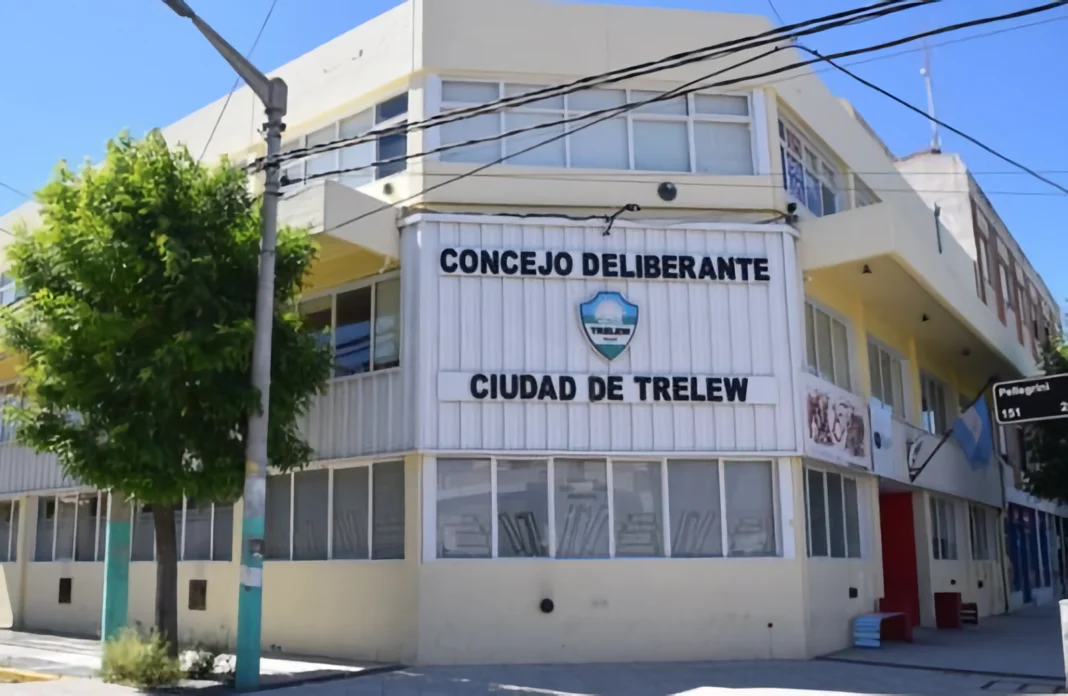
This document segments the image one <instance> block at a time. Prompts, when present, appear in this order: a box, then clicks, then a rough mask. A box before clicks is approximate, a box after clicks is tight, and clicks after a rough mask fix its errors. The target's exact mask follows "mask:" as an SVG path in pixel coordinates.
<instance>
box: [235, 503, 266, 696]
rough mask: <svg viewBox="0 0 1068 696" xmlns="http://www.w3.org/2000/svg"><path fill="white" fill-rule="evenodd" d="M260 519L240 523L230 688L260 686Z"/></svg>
mask: <svg viewBox="0 0 1068 696" xmlns="http://www.w3.org/2000/svg"><path fill="white" fill-rule="evenodd" d="M262 544H263V518H262V517H246V518H244V519H243V520H242V522H241V578H240V582H241V584H240V587H239V589H238V596H237V651H236V654H235V657H236V664H235V665H234V687H235V688H236V689H237V690H238V691H250V690H253V689H257V688H259V685H260V617H261V614H262V611H263V549H262Z"/></svg>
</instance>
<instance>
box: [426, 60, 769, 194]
mask: <svg viewBox="0 0 1068 696" xmlns="http://www.w3.org/2000/svg"><path fill="white" fill-rule="evenodd" d="M438 78H439V81H440V84H441V87H442V90H441V91H442V98H441V104H440V108H439V113H441V114H447V113H449V112H450V111H453V110H456V109H467V108H471V107H473V106H480V105H481V104H475V103H473V102H458V101H446V100H445V98H444V85H445V83H447V82H458V83H469V84H482V85H495V86H496V87H497V99H503V98H505V97H506V91H507V90H508V87H529V88H530V89H531V90H532V91H533V90H537V89H542V88H545V87H554V86H557V85H549V84H545V83H528V82H522V81H511V80H486V79H477V78H474V79H471V78H464V77H454V76H445V75H440V76H438ZM604 89H606V90H611V91H618V92H623V95H624V100H625V101H624V104H632V103H634V102H635V101H636V100H635V98H634V96H633V93H634V92H661V93H666V91H662V90H660V89H656V88H649V89H645V88H641V87H630V86H628V87H616V86H613V87H607V88H604ZM667 91H670V90H667ZM698 96H716V97H744V98H745V100H746V105H747V114H746V115H745V116H739V115H735V114H703V113H698V112H697V109H696V103H697V99H696V98H697V97H698ZM680 97H684V98H685V100H686V114H685V115H683V114H660V113H650V112H642V111H641V110H640V109H627V110H626V111H625V112H623V113H620V114H618V115H615V116H613V117H612V118H620V119H624V120H625V123H626V129H627V164H628V166H627V167H626V168H611V167H575V166H572V164H571V132H572V129H573V128H576V127H578V126H582V125H584V124H585V123H587V122H586V121H576V122H573V123H568V124H564V125H563V128H564V130H565V131H566V132H567V133H568V135H566V136H565V137H563V138H562V140H563V142H564V163H563V166H562V168H563V169H578V170H589V171H612V172H620V171H630V172H642V173H647V172H648V173H656V172H663V173H671V174H696V175H701V176H754V175H756V174H757V173H758V172H759V166H760V164H759V153H758V147H757V146H758V142H757V128H756V116H755V114H754V109H755V103H754V99H753V92H752V91H744V92H700V93H690V94H686V95H680ZM557 98H560V99H562V100H563V106H562V107H560V108H555V107H546V106H542V105H539V104H538V103H537V102H532V104H525V105H522V106H519V107H516V108H513V109H502V110H500V111H497V112H496V113H491V114H487V115H493V116H496V118H497V133H496V135H503V134H504V133H506V132H508V131H509V130H515V129H514V128H509V127H508V126H507V125H506V115H507V114H509V113H510V114H530V115H542V116H555V117H557V119H556V120H562V119H571V118H574V117H577V116H580V115H582V114H586V113H590V112H591V111H597V110H600V109H578V108H572V107H571V103H570V102H571V97H570V94H564V95H562V96H556V97H548V99H557ZM678 98H679V97H675V98H673V99H670V100H665V101H666V102H671V101H675V99H678ZM640 100H641V99H638V100H637V101H640ZM622 106H623V105H620V108H622ZM607 108H615V107H607ZM635 121H638V122H660V123H683V124H685V126H686V136H687V145H688V159H689V169H688V170H655V169H654V170H649V169H639V168H637V166H636V165H635V161H634V159H635V146H634V123H635ZM698 123H733V124H742V125H745V126H746V127H747V128H748V130H749V152H750V165H751V171H750V172H749V173H748V174H714V173H708V172H701V171H699V170H698V164H697V141H696V140H695V136H694V132H695V124H698ZM479 137H488V134H487V135H486V136H479ZM513 137H514V136H513ZM508 140H509V138H505V137H501V138H500V139H499V140H496V141H491V142H487V143H483V144H482V145H487V146H489V145H494V144H496V147H497V152H496V157H503V156H505V155H506V154H507V153H508V149H507V141H508ZM441 154H443V153H438V155H437V159H438V160H439V161H443V160H441ZM496 157H494V159H495V158H496ZM491 161H492V160H491ZM454 162H455V163H457V164H476V163H478V162H476V161H475V160H471V161H470V162H466V161H454ZM509 164H510V163H509V161H508V160H505V161H504V162H502V163H501V165H509ZM520 166H545V165H520ZM549 168H551V165H549Z"/></svg>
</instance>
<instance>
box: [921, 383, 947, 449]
mask: <svg viewBox="0 0 1068 696" xmlns="http://www.w3.org/2000/svg"><path fill="white" fill-rule="evenodd" d="M920 385H921V387H922V388H923V429H924V430H926V431H927V432H929V433H932V434H934V435H941V434H942V433H944V432H946V430H947V428H948V423H947V420H948V417H949V411H948V410H947V404H948V403H949V399H948V394H949V388H948V387H946V385H945V384H943V383H942V382H941V381H939V380H937V379H935V378H934V377H932V376H931V375H929V374H927V373H926V372H923V373H921V374H920Z"/></svg>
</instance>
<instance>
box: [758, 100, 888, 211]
mask: <svg viewBox="0 0 1068 696" xmlns="http://www.w3.org/2000/svg"><path fill="white" fill-rule="evenodd" d="M776 133H777V135H778V141H779V166H780V167H781V168H782V184H783V189H784V190H785V191H786V195H787V197H788V199H789V200H790V201H791V202H793V203H797V204H798V207H799V208H803V209H804V210H807V211H808V212H809V213H811V214H812V215H815V216H816V217H823V216H824V215H834V214H835V213H841V212H843V211H845V210H848V207H847V206H845V205H842V204H843V202H844V201H843V200H842V195H841V185H840V183H839V182H840V181H842V177H843V176H844V175H845V172H844V171H843V169H842V167H841V166H839V164H838V160H837V158H835V157H831V156H829V155H828V154H827V152H828V151H827V150H826V149H825V148H824V147H822V146H820V145H816V144H815V139H814V138H813V137H812V136H810V135H809V134H808V132H807V131H806V129H804V128H801V127H799V126H797V125H796V123H795V122H794V121H793V120H792V119H791V118H789V117H787V116H786V115H784V113H783V109H782V108H780V109H779V117H778V126H777V129H776ZM789 134H792V135H793V136H794V137H795V138H797V140H798V141H799V142H800V147H801V153H797V154H798V156H797V157H794V159H796V160H797V161H798V163H799V164H800V165H801V170H802V176H803V178H804V181H803V182H802V188H803V189H807V183H806V182H807V181H808V179H807V177H806V176H805V175H806V174H810V175H812V176H813V178H815V179H816V181H818V182H819V183H820V191H819V193H820V209H819V210H818V211H816V210H813V209H812V208H811V207H810V206H809V205H808V200H807V199H808V191H807V190H805V196H804V197H803V198H802V197H798V196H797V194H796V193H794V192H793V191H792V190H791V189H790V178H789V172H788V169H787V167H786V156H787V154H788V153H789V154H790V155H791V156H794V154H795V153H794V151H793V148H791V147H790V135H789ZM806 150H807V151H808V152H809V153H811V154H812V155H813V157H815V158H816V161H817V165H816V167H815V168H816V170H817V171H816V172H812V171H810V165H809V163H808V162H807V161H806V156H805V155H806ZM821 165H822V166H821ZM825 168H826V169H825ZM827 171H829V172H830V173H831V174H832V175H833V176H834V178H833V179H828V178H827V176H826V174H827ZM824 188H826V189H828V190H829V191H831V192H832V194H833V195H834V201H835V205H834V211H833V212H830V213H825V212H824V211H823V190H824ZM869 190H870V189H869Z"/></svg>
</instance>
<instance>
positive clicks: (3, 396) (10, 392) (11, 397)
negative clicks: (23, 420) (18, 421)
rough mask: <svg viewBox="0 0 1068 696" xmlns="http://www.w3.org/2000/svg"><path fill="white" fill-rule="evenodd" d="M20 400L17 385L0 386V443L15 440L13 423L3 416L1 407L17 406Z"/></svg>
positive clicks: (20, 395)
mask: <svg viewBox="0 0 1068 696" xmlns="http://www.w3.org/2000/svg"><path fill="white" fill-rule="evenodd" d="M21 399H22V394H21V392H20V391H19V386H18V384H16V383H14V382H10V383H8V384H2V385H0V442H10V441H12V440H14V439H15V423H14V422H13V421H11V420H9V419H8V418H6V417H5V416H4V412H3V407H4V406H7V405H9V404H11V405H17V404H18V403H19V402H20V401H21Z"/></svg>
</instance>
